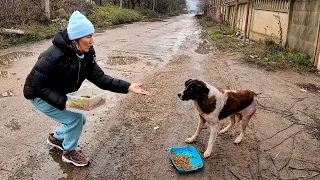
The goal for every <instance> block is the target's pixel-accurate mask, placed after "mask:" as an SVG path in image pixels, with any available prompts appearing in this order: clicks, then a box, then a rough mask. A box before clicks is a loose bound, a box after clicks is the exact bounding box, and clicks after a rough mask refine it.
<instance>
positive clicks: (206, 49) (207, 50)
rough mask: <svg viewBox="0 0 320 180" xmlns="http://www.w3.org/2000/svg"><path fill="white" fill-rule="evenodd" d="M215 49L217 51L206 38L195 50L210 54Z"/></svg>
mask: <svg viewBox="0 0 320 180" xmlns="http://www.w3.org/2000/svg"><path fill="white" fill-rule="evenodd" d="M214 51H215V49H214V48H213V47H212V45H211V44H210V43H209V42H208V41H206V40H204V41H203V42H200V43H199V45H198V47H197V49H196V50H195V52H196V53H198V54H209V53H211V52H214Z"/></svg>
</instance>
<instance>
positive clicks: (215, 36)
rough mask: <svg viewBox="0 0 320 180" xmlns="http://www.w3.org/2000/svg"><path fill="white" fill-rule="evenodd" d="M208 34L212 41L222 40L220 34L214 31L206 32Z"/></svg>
mask: <svg viewBox="0 0 320 180" xmlns="http://www.w3.org/2000/svg"><path fill="white" fill-rule="evenodd" d="M208 34H209V36H210V38H211V39H212V40H213V41H218V40H220V39H222V38H223V35H222V34H221V32H219V31H216V30H208Z"/></svg>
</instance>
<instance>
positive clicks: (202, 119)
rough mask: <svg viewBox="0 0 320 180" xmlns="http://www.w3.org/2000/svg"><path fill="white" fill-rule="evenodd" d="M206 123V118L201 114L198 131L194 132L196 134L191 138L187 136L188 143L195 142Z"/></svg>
mask: <svg viewBox="0 0 320 180" xmlns="http://www.w3.org/2000/svg"><path fill="white" fill-rule="evenodd" d="M205 123H206V120H205V119H204V118H203V117H202V116H201V115H200V114H199V123H198V127H197V130H196V132H195V133H194V135H193V136H192V137H191V138H187V139H186V140H185V142H186V143H193V142H194V141H195V140H196V139H197V137H198V136H199V134H200V131H201V129H202V128H203V126H204V124H205Z"/></svg>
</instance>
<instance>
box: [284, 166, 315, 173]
mask: <svg viewBox="0 0 320 180" xmlns="http://www.w3.org/2000/svg"><path fill="white" fill-rule="evenodd" d="M289 169H293V170H300V171H314V172H320V169H310V168H296V167H292V166H289Z"/></svg>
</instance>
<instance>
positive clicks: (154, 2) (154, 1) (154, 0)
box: [152, 0, 156, 11]
mask: <svg viewBox="0 0 320 180" xmlns="http://www.w3.org/2000/svg"><path fill="white" fill-rule="evenodd" d="M155 6H156V0H153V3H152V11H154V8H155Z"/></svg>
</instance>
